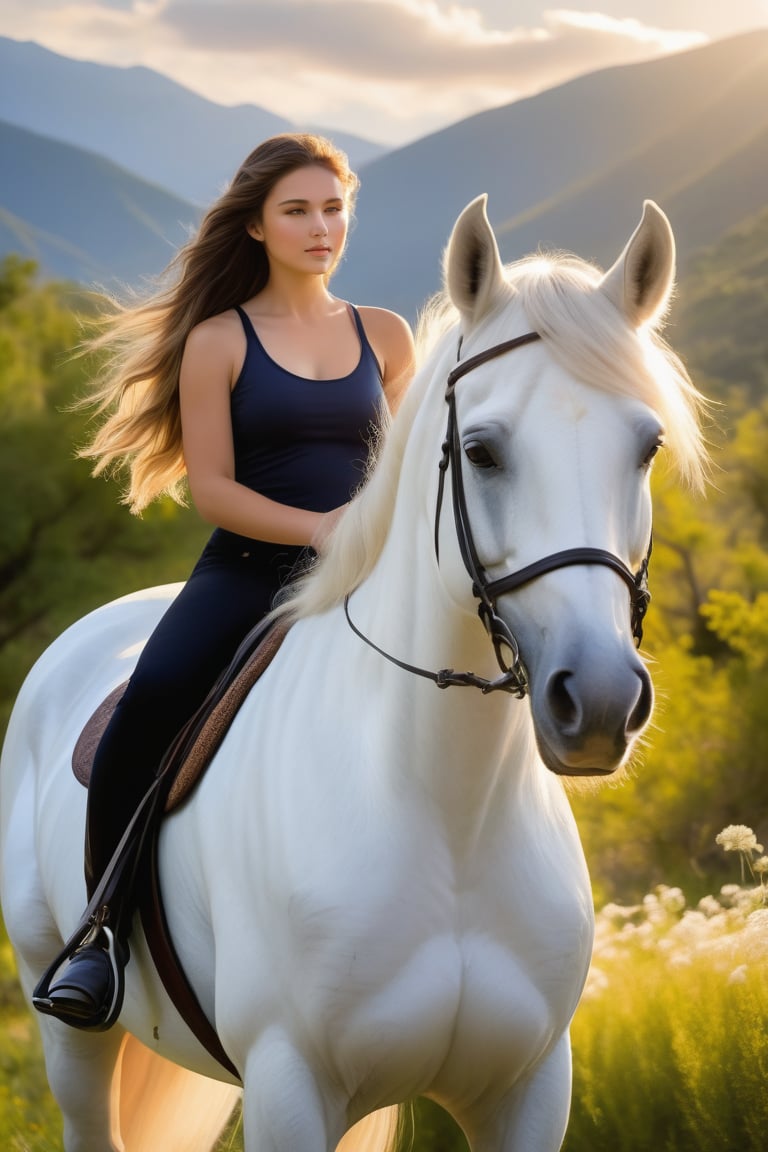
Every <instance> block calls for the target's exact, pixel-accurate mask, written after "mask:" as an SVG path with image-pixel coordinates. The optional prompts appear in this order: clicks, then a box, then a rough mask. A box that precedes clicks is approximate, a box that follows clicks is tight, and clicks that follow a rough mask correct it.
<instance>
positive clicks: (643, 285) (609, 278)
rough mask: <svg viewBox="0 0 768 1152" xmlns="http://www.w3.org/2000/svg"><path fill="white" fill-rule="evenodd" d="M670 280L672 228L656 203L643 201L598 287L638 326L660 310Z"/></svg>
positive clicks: (672, 273) (672, 272)
mask: <svg viewBox="0 0 768 1152" xmlns="http://www.w3.org/2000/svg"><path fill="white" fill-rule="evenodd" d="M674 279H675V238H674V236H673V234H672V228H671V226H670V223H669V220H667V218H666V216H665V215H664V213H663V212H662V210H661V208H659V206H658V204H654V202H653V200H646V201H645V202H644V204H643V218H642V220H641V221H640V223H639V224H638V226H637V228H636V229H635V231H634V233H633V234H632V236H631V237H630V240H629V243H628V244H627V246H626V248H625V249H624V251H623V252H622V254H621V256H619V258H618V260H617V261H616V263H615V264H614V265H613V267H612V268H610V269H609V270H608V272H606V274H605V276H604V277H603V280H602V282H601V285H600V286H601V288H602V290H603V292H605V294H606V295H607V296H608V297H609V298H610V299H611V300H612V301H613V302H614V304H615V305H616V306H617V308H619V309H620V310H621V311H622V312H623V313H624V314H625V316H626V317H627V319H628V320H629V322H630V324H632V325H633V327H635V328H639V327H640V325H641V324H646V323H647V322H648V321H651V320H656V319H657V318H658V317H660V316H661V315H662V314H663V313H664V311H665V309H666V307H667V305H668V304H669V299H670V296H671V295H672V286H673V283H674Z"/></svg>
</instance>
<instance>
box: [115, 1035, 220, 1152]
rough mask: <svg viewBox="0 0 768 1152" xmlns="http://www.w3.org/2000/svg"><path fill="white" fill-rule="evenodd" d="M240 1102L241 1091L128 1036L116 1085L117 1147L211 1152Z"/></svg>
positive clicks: (132, 1151)
mask: <svg viewBox="0 0 768 1152" xmlns="http://www.w3.org/2000/svg"><path fill="white" fill-rule="evenodd" d="M239 1096H240V1089H239V1088H236V1087H234V1086H233V1085H230V1084H222V1083H220V1082H219V1081H217V1080H209V1079H207V1078H206V1077H204V1076H200V1075H198V1074H197V1073H196V1072H190V1071H188V1070H187V1069H186V1068H181V1067H179V1065H177V1064H171V1063H170V1061H168V1060H164V1059H163V1057H162V1056H158V1055H157V1053H155V1052H152V1051H151V1050H150V1049H149V1048H145V1047H144V1045H143V1044H140V1043H139V1041H138V1040H136V1039H135V1037H133V1036H126V1037H125V1039H124V1041H123V1046H122V1049H121V1052H120V1059H119V1060H118V1062H117V1067H116V1069H115V1074H114V1078H113V1081H112V1117H113V1120H112V1124H113V1130H114V1131H113V1137H112V1138H113V1141H114V1144H115V1146H116V1147H117V1148H122V1149H123V1150H124V1152H157V1149H158V1148H162V1149H163V1152H211V1149H212V1148H213V1147H214V1145H215V1143H216V1140H217V1139H218V1137H219V1135H220V1134H221V1132H222V1130H223V1128H224V1125H225V1124H226V1122H227V1120H228V1119H229V1117H230V1115H231V1113H232V1109H233V1108H234V1106H235V1104H236V1103H237V1101H238V1099H239Z"/></svg>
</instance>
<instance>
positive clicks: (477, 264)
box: [443, 193, 504, 330]
mask: <svg viewBox="0 0 768 1152" xmlns="http://www.w3.org/2000/svg"><path fill="white" fill-rule="evenodd" d="M487 200H488V197H487V196H486V195H485V193H483V195H482V196H478V197H477V198H476V199H475V200H472V201H471V202H470V203H469V204H468V205H467V207H466V208H465V209H464V211H463V212H462V213H461V215H460V216H459V218H458V220H457V221H456V223H455V225H454V227H453V232H452V233H451V238H450V240H449V241H448V247H447V248H446V250H445V259H444V262H443V269H444V278H445V286H446V288H447V290H448V295H449V296H450V298H451V300H452V301H453V303H454V304H455V305H456V307H457V308H458V310H459V312H460V313H461V315H462V318H463V320H464V324H465V329H467V330H468V329H470V328H472V327H474V325H475V324H477V322H478V321H479V320H481V319H482V317H483V316H484V315H485V313H486V312H487V311H488V308H489V307H490V305H491V301H492V300H493V297H494V295H495V293H496V291H497V289H498V288H499V287H500V285H501V284H502V283H503V282H504V272H503V270H502V266H501V257H500V256H499V249H498V247H497V245H496V237H495V236H494V234H493V229H492V228H491V225H490V222H489V220H488V216H487V213H486V211H485V205H486V202H487Z"/></svg>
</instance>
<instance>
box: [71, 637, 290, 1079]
mask: <svg viewBox="0 0 768 1152" xmlns="http://www.w3.org/2000/svg"><path fill="white" fill-rule="evenodd" d="M288 628H289V625H288V624H286V623H285V622H284V621H282V620H281V621H278V622H277V623H276V624H271V625H269V626H268V629H266V630H265V628H264V627H263V626H257V628H255V629H254V630H253V632H252V633H250V634H249V636H248V637H246V640H245V641H244V642H243V644H242V645H241V646H240V648H239V649H238V652H237V654H236V656H235V658H234V660H233V661H232V663H231V664H230V666H229V668H228V669H227V671H226V672H225V673H224V675H223V676H222V677H221V678H220V679H219V680H218V681H217V683H216V684H215V685H214V688H213V689H212V691H211V692H210V694H209V696H208V697H207V699H206V701H205V702H204V703H203V705H202V706H201V708H200V709H199V710H198V711H197V712H196V713H195V715H194V716H193V717H192V719H191V720H190V721H189V722H188V724H187V725H186V726H185V728H184V729H183V731H182V732H181V733H180V734H179V736H178V737H177V739H176V741H175V742H174V744H173V745H172V746H171V748H170V749H169V751H168V753H167V754H166V756H165V758H164V760H163V763H162V765H161V768H160V774H161V775H162V777H163V789H162V792H163V795H164V806H163V811H164V812H166V813H167V812H170V811H172V810H173V809H174V808H176V807H178V806H179V805H180V804H181V803H182V801H183V800H185V799H186V798H187V796H188V795H189V794H190V792H191V791H192V789H193V788H194V786H195V784H196V783H197V782H198V781H199V780H200V778H201V777H202V775H203V773H204V772H205V770H206V768H207V767H208V765H209V764H210V762H211V760H212V759H213V756H214V753H215V752H216V750H217V749H218V747H219V745H220V744H221V742H222V740H223V739H224V736H225V735H226V732H227V730H228V728H229V726H230V724H231V723H232V721H233V719H234V718H235V716H236V714H237V712H238V710H239V708H240V705H241V704H242V703H243V701H244V700H245V698H246V696H247V695H248V693H249V692H250V690H251V688H252V687H253V686H254V684H255V683H256V681H257V680H258V679H259V678H260V676H261V675H262V674H263V673H264V671H265V670H266V669H267V668H268V667H269V665H270V664H271V663H272V660H273V658H274V656H275V654H276V653H277V651H278V649H279V648H280V645H281V644H282V642H283V640H284V639H285V636H286V633H287V632H288ZM124 691H125V684H120V685H119V686H118V687H117V688H115V689H114V690H113V691H112V692H110V694H109V695H108V696H107V697H106V699H105V700H103V701H102V703H101V704H100V705H99V707H98V708H97V709H96V711H95V712H94V713H93V715H92V716H91V717H90V719H89V720H88V722H87V723H86V725H85V727H84V728H83V731H82V732H81V734H80V736H79V738H78V741H77V743H76V745H75V748H74V751H73V753H72V771H73V772H74V774H75V777H76V778H77V780H79V782H80V783H81V784H83V785H84V786H85V787H87V786H88V782H89V780H90V775H91V768H92V766H93V758H94V755H95V752H96V748H97V746H98V743H99V740H100V739H101V736H102V733H103V732H104V729H105V728H106V726H107V724H108V723H109V719H110V717H111V715H112V713H113V712H114V710H115V707H116V705H117V703H118V701H119V699H120V697H121V696H122V694H123V692H124ZM159 827H160V824H159V821H156V822H155V823H154V824H153V825H152V826H151V828H150V833H151V834H150V837H149V840H148V843H147V845H146V848H145V849H143V852H144V854H145V861H144V864H145V866H144V868H143V869H142V872H141V875H142V876H144V877H145V878H146V882H145V883H143V884H142V886H141V891H140V892H139V894H138V901H137V902H138V908H139V911H140V914H141V920H142V925H143V927H144V934H145V936H146V940H147V945H148V947H149V951H150V954H151V956H152V960H153V962H154V964H155V967H156V968H157V971H158V974H159V976H160V978H161V980H162V982H163V985H164V986H165V990H166V992H167V993H168V995H169V996H170V998H171V1000H172V1001H173V1003H174V1005H175V1007H176V1009H177V1011H178V1012H179V1014H180V1015H181V1017H182V1019H183V1020H184V1021H185V1022H186V1024H187V1026H188V1027H189V1028H190V1030H191V1031H192V1032H193V1033H194V1035H195V1036H196V1037H197V1039H198V1040H199V1041H200V1043H201V1044H203V1045H204V1047H205V1048H206V1049H207V1050H208V1052H209V1053H210V1054H211V1055H212V1056H213V1057H214V1058H215V1059H216V1060H218V1061H219V1063H220V1064H222V1065H223V1067H224V1068H226V1069H227V1071H229V1072H230V1073H232V1074H233V1075H234V1076H236V1077H238V1078H239V1072H238V1071H237V1069H236V1068H235V1066H234V1065H233V1064H232V1062H231V1060H230V1059H229V1057H228V1056H227V1054H226V1052H225V1051H224V1048H223V1047H222V1044H221V1041H220V1040H219V1037H218V1034H217V1032H216V1029H215V1028H214V1026H213V1024H212V1023H211V1021H210V1020H209V1019H208V1017H207V1016H206V1015H205V1012H204V1011H203V1009H202V1007H201V1005H200V1002H199V1001H198V999H197V996H196V994H195V992H194V989H193V988H192V986H191V984H190V983H189V980H188V979H187V976H186V973H185V972H184V969H183V967H182V964H181V961H180V960H179V957H178V955H177V953H176V949H175V947H174V944H173V941H172V939H171V935H170V931H169V928H168V921H167V919H166V915H165V909H164V907H163V901H162V896H161V892H160V883H159V875H158V866H157V837H158V832H159Z"/></svg>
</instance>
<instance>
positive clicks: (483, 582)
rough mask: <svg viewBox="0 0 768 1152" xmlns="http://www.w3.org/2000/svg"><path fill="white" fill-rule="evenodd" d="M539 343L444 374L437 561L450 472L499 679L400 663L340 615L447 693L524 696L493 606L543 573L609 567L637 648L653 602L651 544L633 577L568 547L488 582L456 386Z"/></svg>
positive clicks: (522, 340)
mask: <svg viewBox="0 0 768 1152" xmlns="http://www.w3.org/2000/svg"><path fill="white" fill-rule="evenodd" d="M540 339H541V335H540V334H539V333H538V332H526V333H524V334H523V335H522V336H515V337H513V339H511V340H504V341H502V343H500V344H494V345H493V346H492V347H491V348H486V349H485V351H483V352H478V353H477V355H475V356H470V357H469V358H468V359H467V360H464V361H460V362H459V363H458V364H457V365H456V367H455V368H454V369H453V371H452V372H450V373H449V374H448V379H447V382H446V388H445V400H446V403H447V405H448V422H447V426H446V430H445V439H444V441H443V445H442V456H441V458H440V463H439V465H438V467H439V470H440V475H439V480H438V489H437V501H436V506H435V532H434V537H435V556H436V557H437V560H438V563H439V562H440V548H439V541H438V537H439V529H440V513H441V510H442V505H443V496H444V491H445V476H446V473H447V471H448V469H449V468H450V469H452V472H453V486H452V487H453V518H454V523H455V526H456V536H457V539H458V543H459V551H460V553H461V558H462V560H463V562H464V567H465V568H466V570H467V572H468V574H469V577H470V579H471V581H472V594H473V596H475V598H476V599H477V600H479V605H478V610H477V611H478V615H479V617H480V619H481V620H482V622H483V626H484V628H485V630H486V632H487V633H488V635H489V637H490V639H491V643H492V644H493V650H494V652H495V654H496V660H497V662H498V665H499V668H500V669H501V675H500V676H497V677H496V679H495V680H486V679H485V678H484V677H482V676H477V675H475V673H474V672H454V670H453V669H452V668H442V669H440V671H438V672H431V671H429V670H428V669H426V668H419V667H417V666H416V665H414V664H408V663H407V662H406V661H404V660H399V659H398V658H397V657H396V656H392V655H391V654H390V653H389V652H386V651H385V650H384V649H383V648H379V646H378V645H377V644H374V643H373V641H372V640H370V639H369V638H368V637H367V636H366V635H365V634H364V633H363V632H361V631H360V629H359V628H357V626H356V625H355V624H354V622H353V621H352V618H351V617H350V614H349V595H347V596H346V597H345V598H344V613H345V615H346V618H347V623H348V624H349V626H350V628H351V629H352V631H353V632H354V633H355V635H356V636H358V637H359V638H360V639H361V640H363V641H364V642H365V643H366V644H367V645H368V646H369V647H370V648H373V649H374V651H375V652H378V653H379V655H381V656H384V657H385V659H387V660H389V661H390V663H392V664H396V665H397V667H398V668H402V669H403V670H404V671H406V672H411V673H413V674H414V675H416V676H422V677H425V678H426V679H428V680H432V681H433V682H434V683H435V684H436V685H437V686H438V688H450V687H451V686H453V685H459V686H460V687H471V688H479V689H480V690H481V692H483V693H488V692H496V691H501V692H509V693H511V694H512V695H514V696H517V697H518V699H522V698H523V697H524V696H526V695H527V693H528V690H529V689H528V677H527V675H526V672H525V668H524V667H523V664H522V661H521V659H520V650H519V647H518V644H517V640H516V639H515V637H514V636H513V634H512V631H511V629H510V628H509V627H508V625H507V624H505V622H504V621H503V620H502V619H501V617H500V616H499V614H498V611H497V609H496V601H497V600H498V598H499V597H500V596H504V595H506V593H508V592H515V591H516V590H517V589H518V588H522V587H523V586H524V585H525V584H529V583H530V582H531V581H532V580H537V579H538V577H539V576H543V575H544V574H545V573H546V572H553V571H555V570H556V569H558V568H568V567H571V566H573V565H576V564H579V565H581V564H602V565H603V567H606V568H610V569H611V570H612V571H613V572H616V573H617V575H619V576H620V577H621V579H622V580H623V581H624V583H625V584H626V585H627V587H628V588H629V593H630V602H631V612H632V616H631V625H632V635H633V637H634V640H635V643H636V644H637V646H638V647H639V645H640V643H641V641H642V638H643V619H644V617H645V614H646V612H647V610H648V603H649V601H650V598H651V596H650V592H649V591H648V564H649V561H650V558H651V547H652V541H651V542H649V544H648V552H647V553H646V556H645V559H644V560H643V562H642V564H641V565H640V568H639V569H638V571H637V572H633V571H632V570H631V568H629V567H628V566H627V565H626V564H625V563H624V561H623V560H621V559H620V558H619V557H618V556H614V554H613V553H612V552H607V551H606V550H605V549H603V548H586V547H584V548H566V549H563V550H562V551H560V552H553V553H552V554H551V555H549V556H544V557H542V559H541V560H536V561H534V562H533V563H532V564H528V565H526V567H525V568H520V569H518V571H517V572H511V573H510V574H509V575H507V576H501V577H500V578H499V579H497V580H491V579H489V577H488V574H487V572H486V571H485V569H484V568H483V565H482V564H481V562H480V558H479V556H478V553H477V548H476V547H475V542H474V538H473V536H472V527H471V524H470V521H469V513H468V511H467V501H466V494H465V489H464V476H463V473H462V468H461V456H462V453H461V440H460V435H459V426H458V419H457V416H456V384H457V383H458V381H459V380H460V379H461V378H462V376H466V375H467V373H468V372H471V371H472V370H473V369H475V368H478V367H480V365H481V364H486V363H487V362H488V361H489V360H495V359H496V358H497V357H498V356H502V355H504V353H506V352H511V351H513V350H514V349H515V348H521V347H523V346H524V345H526V344H532V343H534V342H535V341H537V340H540ZM460 355H461V339H460V340H459V347H458V352H457V358H458V356H460Z"/></svg>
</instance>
